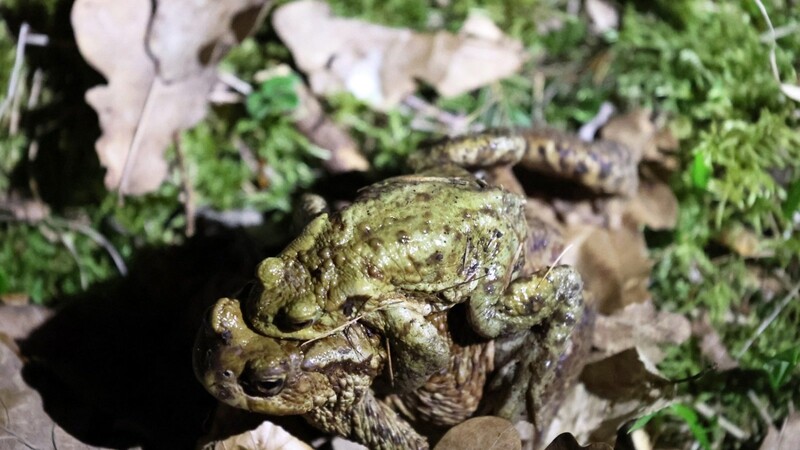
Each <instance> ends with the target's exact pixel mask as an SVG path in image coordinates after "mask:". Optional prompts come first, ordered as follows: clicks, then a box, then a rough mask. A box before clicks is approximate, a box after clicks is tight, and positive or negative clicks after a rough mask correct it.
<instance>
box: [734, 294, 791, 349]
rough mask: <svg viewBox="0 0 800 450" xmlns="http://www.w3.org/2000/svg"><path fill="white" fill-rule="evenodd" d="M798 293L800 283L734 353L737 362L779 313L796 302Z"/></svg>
mask: <svg viewBox="0 0 800 450" xmlns="http://www.w3.org/2000/svg"><path fill="white" fill-rule="evenodd" d="M798 291H800V283H798V284H796V285H794V288H792V290H791V291H790V292H789V294H788V295H786V297H784V298H783V300H781V301H780V303H778V306H776V307H775V309H774V310H773V311H772V313H771V314H770V315H769V316H767V318H765V319H764V321H763V322H761V325H759V326H758V329H757V330H756V332H755V333H754V334H753V336H752V337H751V338H750V339H748V340H747V342H745V344H744V346H742V349H741V350H739V351H738V352H737V353H736V360H737V361H738V360H739V359H741V358H742V356H743V355H744V354H745V353H746V352H747V350H749V349H750V346H752V345H753V343H754V342H755V341H756V339H758V338H759V336H761V334H762V333H764V330H766V329H767V327H769V326H770V325H771V324H772V322H774V321H775V319H776V318H777V317H778V315H779V314H780V313H781V311H783V308H786V306H787V305H788V304H789V302H791V301H792V300H796V297H797V293H798Z"/></svg>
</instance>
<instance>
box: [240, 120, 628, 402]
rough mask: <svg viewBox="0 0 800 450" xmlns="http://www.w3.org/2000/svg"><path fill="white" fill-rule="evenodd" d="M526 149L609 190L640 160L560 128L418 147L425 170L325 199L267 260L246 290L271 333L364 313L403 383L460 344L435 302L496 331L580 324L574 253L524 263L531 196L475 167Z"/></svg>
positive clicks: (254, 323) (536, 159)
mask: <svg viewBox="0 0 800 450" xmlns="http://www.w3.org/2000/svg"><path fill="white" fill-rule="evenodd" d="M516 163H520V164H521V165H523V166H527V167H530V168H533V169H535V170H540V171H547V172H549V173H551V174H556V175H558V176H562V177H565V178H568V179H571V180H575V181H577V182H580V183H582V184H584V185H586V186H588V187H589V188H591V189H595V190H596V191H598V192H602V193H622V194H626V193H631V192H632V191H633V190H635V188H636V182H637V178H636V163H637V161H635V160H634V157H633V156H631V153H630V152H628V151H627V150H625V149H624V148H623V147H622V146H619V145H616V144H614V143H611V142H597V143H593V144H586V143H583V142H580V141H577V140H575V139H572V138H569V137H567V136H564V135H562V134H558V133H553V132H549V131H544V132H539V131H527V132H509V131H492V132H485V133H481V134H477V135H471V136H465V137H461V138H457V139H452V140H448V141H444V142H443V143H440V144H437V145H434V146H432V147H430V148H428V149H427V150H426V151H423V152H419V153H417V154H416V155H414V156H413V157H412V158H411V160H410V165H411V167H412V168H413V169H415V171H416V173H415V174H414V175H406V176H400V177H394V178H389V179H387V180H384V181H382V182H379V183H376V184H373V185H371V186H368V187H366V188H364V189H363V190H362V191H361V192H360V195H359V196H358V197H357V198H356V200H355V201H354V202H353V203H352V204H351V205H350V206H348V207H346V208H345V209H343V210H341V211H339V212H336V213H333V214H328V213H321V214H319V215H318V216H317V217H316V218H315V219H313V220H312V221H311V222H310V223H309V224H308V226H307V227H306V228H305V229H304V230H303V232H302V233H301V234H300V236H298V237H297V238H296V239H295V240H294V241H293V242H292V243H291V244H290V245H289V246H288V247H287V248H286V249H285V250H284V251H283V252H281V253H280V254H279V255H278V256H276V257H272V258H267V259H266V260H264V261H263V262H262V263H261V264H260V265H259V267H258V269H257V275H258V282H257V283H255V285H254V286H253V288H252V289H250V292H249V293H248V294H247V295H245V296H244V297H243V298H242V299H241V300H242V302H243V307H244V316H245V320H246V322H247V323H248V324H249V325H250V326H251V327H252V328H253V330H254V331H255V332H257V333H258V334H261V335H263V336H268V337H273V338H278V339H289V340H298V341H304V340H310V339H318V338H321V337H325V336H328V335H331V334H332V333H335V332H336V331H337V330H339V329H340V328H341V327H343V326H346V325H347V324H350V323H353V322H356V321H360V322H363V323H364V324H366V325H367V326H368V327H370V328H371V329H374V330H376V331H377V332H378V333H379V334H381V335H383V336H386V337H387V338H389V339H390V344H391V352H392V358H393V360H394V361H395V367H397V372H396V373H397V378H396V380H395V383H396V385H397V386H398V387H399V388H400V389H401V390H413V389H415V388H417V387H419V386H420V385H421V384H422V383H424V382H425V380H427V379H428V377H430V375H431V374H433V373H436V372H437V371H439V370H441V369H442V368H444V367H446V366H447V364H448V361H449V359H450V354H449V348H448V345H447V342H446V340H445V339H443V338H442V336H441V335H440V334H439V333H438V332H437V330H436V327H435V326H434V325H433V324H431V323H430V322H429V321H427V320H426V317H428V316H430V315H431V314H434V313H437V312H441V311H445V310H447V309H449V308H451V307H452V306H453V305H456V304H459V303H465V304H466V309H467V317H468V320H469V323H470V324H471V326H472V328H473V329H474V330H475V331H476V332H477V333H479V334H480V335H481V336H483V337H486V338H495V337H498V336H501V335H504V334H509V333H516V332H521V331H524V330H527V329H529V328H531V327H532V326H535V325H537V324H542V323H544V322H547V321H548V319H549V318H550V317H554V316H555V317H563V318H566V319H565V320H566V322H565V323H564V324H563V326H560V325H557V324H554V325H553V326H554V327H556V328H558V327H560V328H559V329H560V330H561V333H563V334H566V335H568V334H569V332H570V330H571V329H572V327H573V326H574V322H575V320H576V319H577V318H579V317H580V314H581V310H582V307H583V300H582V284H581V280H580V276H579V275H578V274H577V272H576V271H575V270H574V269H573V268H572V267H569V266H564V265H561V266H555V267H545V268H542V269H541V270H539V271H537V272H534V273H532V274H529V275H526V276H520V270H521V268H522V267H523V265H524V260H525V252H524V242H525V239H526V232H527V222H526V220H525V215H524V204H525V199H524V198H523V197H522V196H519V195H516V194H513V193H511V192H508V191H506V190H504V189H502V188H500V187H493V186H489V185H487V184H486V183H485V182H483V181H482V180H480V179H477V178H476V177H474V176H473V175H472V174H471V173H470V172H468V171H467V170H466V169H478V168H482V167H494V166H499V165H511V164H516Z"/></svg>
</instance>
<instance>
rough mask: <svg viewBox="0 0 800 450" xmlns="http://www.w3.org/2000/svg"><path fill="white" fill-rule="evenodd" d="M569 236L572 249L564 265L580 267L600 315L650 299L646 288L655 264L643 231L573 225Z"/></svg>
mask: <svg viewBox="0 0 800 450" xmlns="http://www.w3.org/2000/svg"><path fill="white" fill-rule="evenodd" d="M566 234H567V242H568V244H569V245H571V247H570V250H569V251H568V253H567V254H566V255H565V256H564V262H565V263H568V264H573V265H575V266H576V267H577V269H578V272H580V274H581V276H582V277H583V279H584V282H585V283H586V289H587V290H589V292H590V293H591V294H592V299H593V300H592V302H593V305H594V306H595V308H596V309H597V310H598V311H599V312H600V313H601V314H611V313H613V312H614V311H616V310H618V309H621V308H623V307H624V306H625V305H629V304H631V303H641V302H643V301H645V300H647V299H649V298H650V293H649V292H648V290H647V286H648V284H649V280H650V269H651V267H652V265H653V264H652V262H651V261H650V258H649V257H648V256H647V245H646V244H645V241H644V237H643V236H642V233H641V232H640V231H638V230H634V229H630V228H628V227H622V228H618V229H603V228H597V227H590V226H571V227H569V228H568V229H567V233H566Z"/></svg>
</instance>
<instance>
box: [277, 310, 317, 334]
mask: <svg viewBox="0 0 800 450" xmlns="http://www.w3.org/2000/svg"><path fill="white" fill-rule="evenodd" d="M313 324H314V319H313V318H310V319H309V318H307V317H302V318H299V317H293V316H292V315H291V314H289V313H288V312H286V311H281V312H279V313H278V315H277V317H275V325H277V326H278V328H280V329H281V330H283V331H297V330H302V329H304V328H308V327H310V326H311V325H313Z"/></svg>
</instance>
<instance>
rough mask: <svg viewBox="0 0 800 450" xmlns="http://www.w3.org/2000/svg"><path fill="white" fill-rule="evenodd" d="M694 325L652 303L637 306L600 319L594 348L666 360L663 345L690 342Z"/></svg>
mask: <svg viewBox="0 0 800 450" xmlns="http://www.w3.org/2000/svg"><path fill="white" fill-rule="evenodd" d="M690 335H691V325H690V324H689V320H688V319H686V317H684V316H682V315H680V314H675V313H670V312H666V311H656V309H655V306H653V303H652V302H650V301H646V302H644V303H633V304H630V305H628V306H626V307H625V308H623V309H621V310H618V311H616V312H615V313H614V314H612V315H610V316H603V315H598V317H597V319H596V320H595V330H594V337H593V342H592V344H593V345H594V347H596V348H598V349H600V350H601V351H602V352H604V353H606V354H614V353H617V352H620V351H622V350H626V349H629V348H633V347H636V348H638V349H639V351H641V352H642V353H644V354H645V355H646V356H647V358H648V360H650V361H652V362H653V363H658V362H660V361H661V360H662V359H663V355H662V352H661V350H660V349H659V347H658V345H659V344H664V343H671V344H681V343H682V342H684V341H686V340H687V339H689V336H690Z"/></svg>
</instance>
